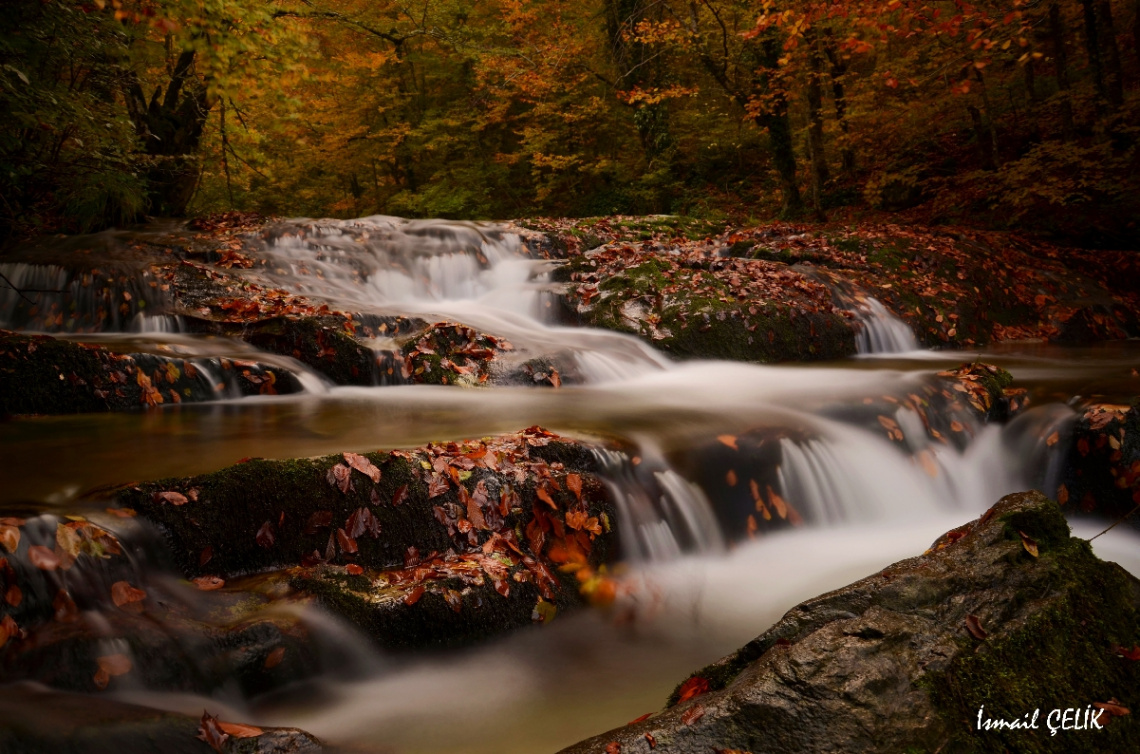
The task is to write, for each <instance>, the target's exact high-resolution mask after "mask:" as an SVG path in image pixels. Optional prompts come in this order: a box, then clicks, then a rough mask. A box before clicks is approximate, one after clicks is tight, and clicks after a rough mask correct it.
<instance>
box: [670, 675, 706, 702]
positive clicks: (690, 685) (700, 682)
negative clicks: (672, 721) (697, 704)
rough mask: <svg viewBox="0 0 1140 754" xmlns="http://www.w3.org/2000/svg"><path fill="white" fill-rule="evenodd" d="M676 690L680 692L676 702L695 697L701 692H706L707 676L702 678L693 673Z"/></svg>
mask: <svg viewBox="0 0 1140 754" xmlns="http://www.w3.org/2000/svg"><path fill="white" fill-rule="evenodd" d="M678 690H679V691H680V692H681V693H680V696H679V697H678V698H677V703H678V704H680V703H681V702H687V701H689V700H690V699H695V698H696V697H698V696H700V695H701V694H707V693H708V691H709V682H708V679H707V678H702V677H701V676H699V675H695V676H693V677H692V678H690V679H689V680H687V681H685V682H684V683H682V684H681V688H680V689H678Z"/></svg>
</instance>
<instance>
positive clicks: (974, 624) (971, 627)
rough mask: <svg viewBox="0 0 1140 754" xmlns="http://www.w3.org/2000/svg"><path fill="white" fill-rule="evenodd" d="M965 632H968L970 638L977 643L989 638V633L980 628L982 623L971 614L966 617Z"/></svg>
mask: <svg viewBox="0 0 1140 754" xmlns="http://www.w3.org/2000/svg"><path fill="white" fill-rule="evenodd" d="M966 630H967V631H969V632H970V636H973V637H974V638H975V639H977V640H979V641H981V640H982V639H984V638H986V637H987V636H989V633H988V632H987V631H986V630H985V629H984V628H982V622H981V621H980V620H978V616H976V615H973V614H970V615H967V616H966Z"/></svg>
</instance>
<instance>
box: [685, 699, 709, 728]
mask: <svg viewBox="0 0 1140 754" xmlns="http://www.w3.org/2000/svg"><path fill="white" fill-rule="evenodd" d="M704 716H705V708H704V707H702V706H701V705H700V704H699V703H698V704H694V705H693V706H692V707H689V708H688V709H687V710H685V713H684V714H683V715H681V722H682V723H683V724H685V725H692V724H693V723H695V722H696V721H698V720H700V719H701V718H702V717H704Z"/></svg>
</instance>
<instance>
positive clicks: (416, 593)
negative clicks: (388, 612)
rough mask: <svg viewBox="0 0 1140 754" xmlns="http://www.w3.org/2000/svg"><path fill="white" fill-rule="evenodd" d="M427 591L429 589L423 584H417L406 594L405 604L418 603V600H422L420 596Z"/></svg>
mask: <svg viewBox="0 0 1140 754" xmlns="http://www.w3.org/2000/svg"><path fill="white" fill-rule="evenodd" d="M426 591H427V590H426V589H424V587H423V586H417V587H416V588H415V589H413V590H412V591H410V592H408V593H407V594H405V595H404V604H405V605H414V604H416V603H417V602H419V601H420V597H423V596H424V592H426Z"/></svg>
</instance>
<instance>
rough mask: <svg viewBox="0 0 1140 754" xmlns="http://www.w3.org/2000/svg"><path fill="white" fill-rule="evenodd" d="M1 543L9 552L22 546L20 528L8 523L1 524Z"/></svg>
mask: <svg viewBox="0 0 1140 754" xmlns="http://www.w3.org/2000/svg"><path fill="white" fill-rule="evenodd" d="M0 545H2V546H3V547H4V549H5V550H7V551H8V552H15V551H16V548H17V547H19V546H20V529H19V528H18V527H15V526H9V525H7V524H4V525H3V526H0Z"/></svg>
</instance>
